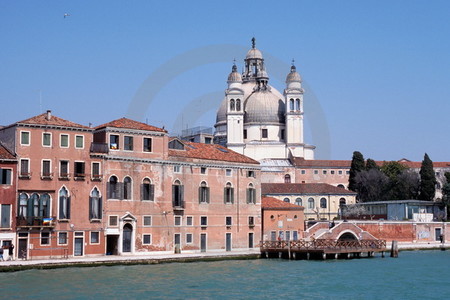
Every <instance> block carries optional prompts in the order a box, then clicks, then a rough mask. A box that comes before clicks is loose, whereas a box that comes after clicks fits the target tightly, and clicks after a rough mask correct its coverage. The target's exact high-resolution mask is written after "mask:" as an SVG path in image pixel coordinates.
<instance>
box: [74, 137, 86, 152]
mask: <svg viewBox="0 0 450 300" xmlns="http://www.w3.org/2000/svg"><path fill="white" fill-rule="evenodd" d="M75 148H77V149H83V148H84V136H83V135H76V136H75Z"/></svg>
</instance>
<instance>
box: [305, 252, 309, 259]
mask: <svg viewBox="0 0 450 300" xmlns="http://www.w3.org/2000/svg"><path fill="white" fill-rule="evenodd" d="M306 259H307V260H309V252H308V253H306Z"/></svg>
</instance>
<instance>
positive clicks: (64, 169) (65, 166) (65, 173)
mask: <svg viewBox="0 0 450 300" xmlns="http://www.w3.org/2000/svg"><path fill="white" fill-rule="evenodd" d="M59 177H60V178H69V161H67V160H61V161H60V162H59Z"/></svg>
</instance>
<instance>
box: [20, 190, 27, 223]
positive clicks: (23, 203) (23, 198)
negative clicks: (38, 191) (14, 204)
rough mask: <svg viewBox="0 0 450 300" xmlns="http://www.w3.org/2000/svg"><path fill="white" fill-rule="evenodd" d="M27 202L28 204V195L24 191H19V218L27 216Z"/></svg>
mask: <svg viewBox="0 0 450 300" xmlns="http://www.w3.org/2000/svg"><path fill="white" fill-rule="evenodd" d="M27 204H28V195H27V194H25V193H20V195H19V217H21V218H25V217H27Z"/></svg>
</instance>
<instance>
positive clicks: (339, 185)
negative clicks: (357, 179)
mask: <svg viewBox="0 0 450 300" xmlns="http://www.w3.org/2000/svg"><path fill="white" fill-rule="evenodd" d="M337 187H338V188H341V189H345V186H344V185H343V184H338V186H337Z"/></svg>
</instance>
